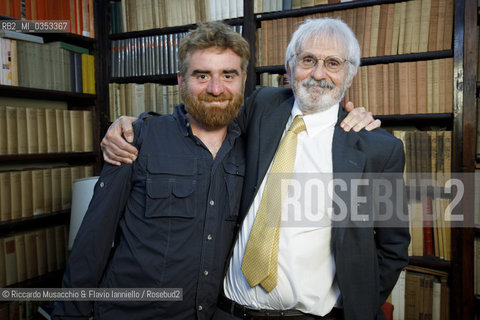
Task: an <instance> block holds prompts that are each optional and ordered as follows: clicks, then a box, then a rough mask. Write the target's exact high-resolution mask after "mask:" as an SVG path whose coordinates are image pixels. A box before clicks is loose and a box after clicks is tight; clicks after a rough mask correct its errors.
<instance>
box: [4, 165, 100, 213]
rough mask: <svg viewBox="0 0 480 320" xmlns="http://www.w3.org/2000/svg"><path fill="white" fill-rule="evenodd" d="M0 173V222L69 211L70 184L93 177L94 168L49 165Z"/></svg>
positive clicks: (7, 170)
mask: <svg viewBox="0 0 480 320" xmlns="http://www.w3.org/2000/svg"><path fill="white" fill-rule="evenodd" d="M2 170H4V171H0V199H1V204H0V221H9V220H16V219H20V218H28V217H32V216H37V215H41V214H46V213H52V212H59V211H61V210H66V209H69V208H70V206H71V202H72V184H73V182H74V181H75V180H77V179H81V178H85V177H91V176H93V167H92V166H90V165H88V166H65V165H63V166H52V167H50V168H41V169H28V168H26V169H24V170H14V169H12V168H10V169H5V168H2Z"/></svg>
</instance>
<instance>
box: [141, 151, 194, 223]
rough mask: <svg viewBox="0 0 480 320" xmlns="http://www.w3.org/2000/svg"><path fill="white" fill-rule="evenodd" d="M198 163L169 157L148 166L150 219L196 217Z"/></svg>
mask: <svg viewBox="0 0 480 320" xmlns="http://www.w3.org/2000/svg"><path fill="white" fill-rule="evenodd" d="M196 170H197V163H196V159H192V158H176V157H169V158H167V159H165V158H162V159H158V160H156V159H153V160H152V159H149V160H148V163H147V181H146V189H147V199H146V210H145V216H146V217H147V218H161V217H177V218H187V219H188V218H193V217H194V216H195V187H196V183H197V181H196V173H197V172H196Z"/></svg>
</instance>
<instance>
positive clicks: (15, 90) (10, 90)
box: [0, 85, 96, 105]
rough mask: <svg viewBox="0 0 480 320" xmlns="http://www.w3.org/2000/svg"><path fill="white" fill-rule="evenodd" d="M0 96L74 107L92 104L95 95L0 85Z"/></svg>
mask: <svg viewBox="0 0 480 320" xmlns="http://www.w3.org/2000/svg"><path fill="white" fill-rule="evenodd" d="M0 96H2V97H12V98H26V99H35V100H57V101H67V102H72V103H74V104H76V105H78V104H79V103H83V104H85V103H92V104H94V102H95V99H96V95H94V94H88V93H78V92H68V91H57V90H46V89H38V88H29V87H18V86H6V85H0Z"/></svg>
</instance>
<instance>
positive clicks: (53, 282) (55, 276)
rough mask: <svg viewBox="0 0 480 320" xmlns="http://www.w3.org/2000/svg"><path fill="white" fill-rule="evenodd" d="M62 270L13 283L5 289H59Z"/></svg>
mask: <svg viewBox="0 0 480 320" xmlns="http://www.w3.org/2000/svg"><path fill="white" fill-rule="evenodd" d="M63 272H64V270H57V271H52V272H49V273H47V274H44V275H42V276H39V277H35V278H32V279H28V280H25V281H22V282H17V283H14V284H12V285H10V286H7V288H61V287H62V278H63Z"/></svg>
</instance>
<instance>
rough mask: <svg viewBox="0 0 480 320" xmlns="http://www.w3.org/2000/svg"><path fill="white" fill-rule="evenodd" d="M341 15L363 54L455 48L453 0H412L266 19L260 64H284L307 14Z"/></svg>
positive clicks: (375, 54)
mask: <svg viewBox="0 0 480 320" xmlns="http://www.w3.org/2000/svg"><path fill="white" fill-rule="evenodd" d="M321 17H332V18H341V19H342V20H343V21H345V23H347V24H348V25H349V26H350V28H352V30H353V32H354V33H355V35H356V36H357V39H358V42H359V44H360V47H361V50H362V52H361V55H362V57H376V56H384V55H396V54H406V53H414V52H427V51H437V50H449V49H451V48H452V35H453V0H412V1H406V2H397V3H390V4H381V5H374V6H368V7H360V8H354V9H348V10H341V11H333V12H328V13H319V14H314V15H309V16H302V17H289V18H282V19H274V20H263V21H262V22H261V29H260V30H259V31H258V33H257V36H258V38H259V44H260V46H258V48H257V64H258V65H259V66H269V65H283V64H284V62H285V49H286V48H287V45H288V42H289V41H290V37H291V35H292V33H293V31H294V30H295V29H296V28H297V26H298V25H299V24H300V23H301V22H303V21H304V20H305V19H307V18H321Z"/></svg>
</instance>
